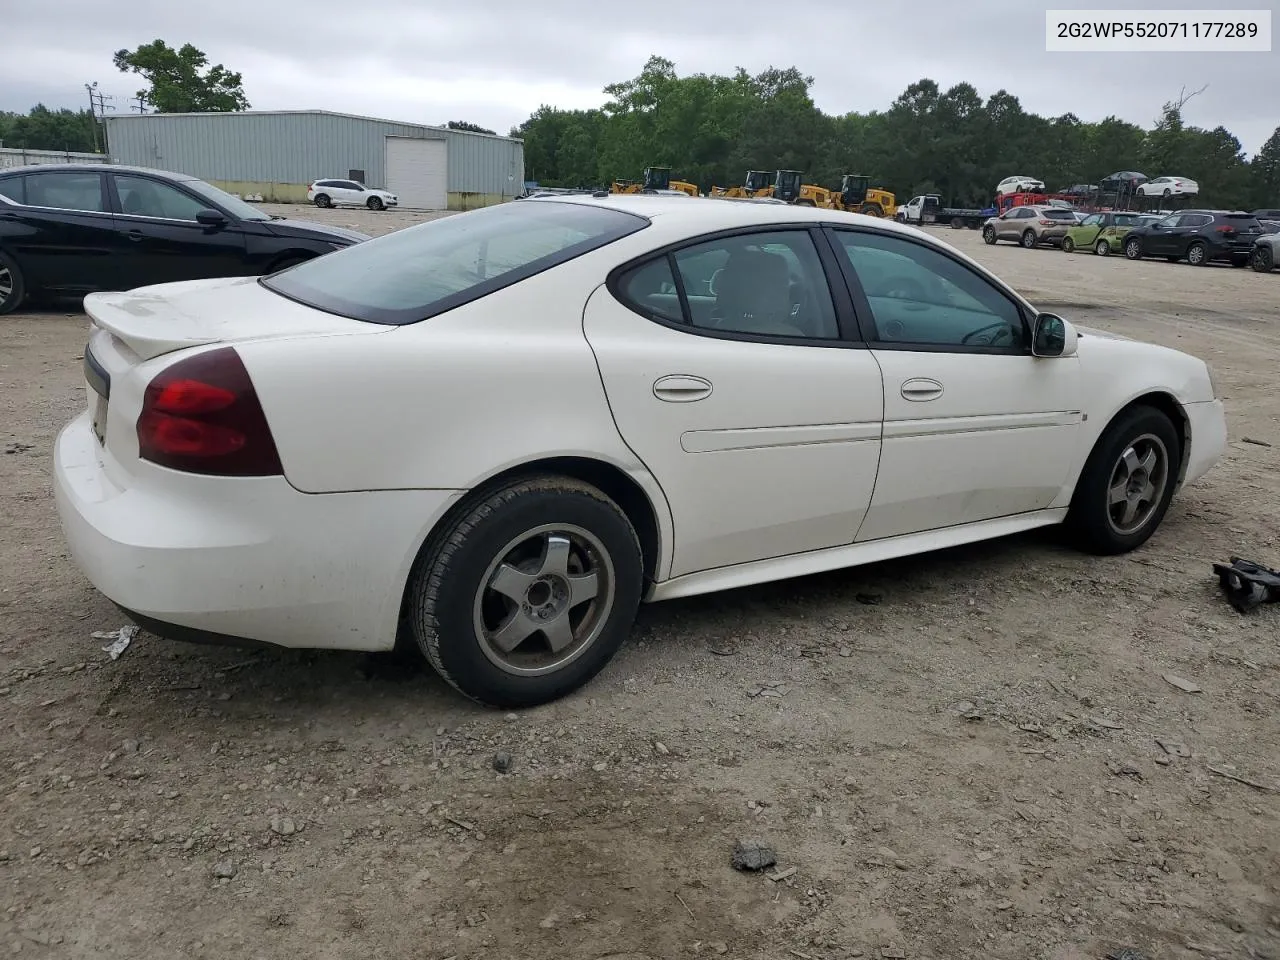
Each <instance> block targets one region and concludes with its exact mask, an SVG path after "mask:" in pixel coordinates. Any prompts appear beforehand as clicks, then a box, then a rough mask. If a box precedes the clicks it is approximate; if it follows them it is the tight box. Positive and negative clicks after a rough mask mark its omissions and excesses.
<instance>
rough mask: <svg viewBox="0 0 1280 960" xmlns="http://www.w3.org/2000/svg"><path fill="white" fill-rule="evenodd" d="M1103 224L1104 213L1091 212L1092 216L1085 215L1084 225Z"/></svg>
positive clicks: (1094, 225)
mask: <svg viewBox="0 0 1280 960" xmlns="http://www.w3.org/2000/svg"><path fill="white" fill-rule="evenodd" d="M1101 225H1102V215H1101V214H1098V213H1095V214H1091V215H1090V216H1087V217H1085V218H1084V223H1083V224H1082V226H1086V227H1099V226H1101Z"/></svg>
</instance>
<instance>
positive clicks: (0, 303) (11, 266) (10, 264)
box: [0, 253, 27, 314]
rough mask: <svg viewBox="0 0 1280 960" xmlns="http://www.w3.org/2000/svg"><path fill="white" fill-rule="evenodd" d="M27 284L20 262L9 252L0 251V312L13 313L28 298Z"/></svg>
mask: <svg viewBox="0 0 1280 960" xmlns="http://www.w3.org/2000/svg"><path fill="white" fill-rule="evenodd" d="M26 295H27V286H26V283H25V282H24V281H23V279H22V270H20V269H19V268H18V263H17V261H16V260H14V259H13V257H11V256H9V255H8V254H7V253H0V314H6V313H13V311H15V310H17V309H18V307H20V306H22V301H23V300H24V299H26Z"/></svg>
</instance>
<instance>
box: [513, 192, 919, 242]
mask: <svg viewBox="0 0 1280 960" xmlns="http://www.w3.org/2000/svg"><path fill="white" fill-rule="evenodd" d="M691 200H693V201H695V202H693V203H690V201H691ZM527 202H533V203H577V204H583V205H585V206H600V207H610V208H613V209H617V210H623V211H625V212H627V213H632V214H637V215H639V216H641V217H646V218H650V219H657V218H661V219H662V220H663V222H664V223H666V224H667V225H668V226H671V225H675V224H677V223H678V224H680V225H686V224H687V226H688V227H689V229H690V230H691V231H694V232H700V231H712V230H721V229H723V230H730V229H733V228H734V227H749V226H752V225H754V224H762V225H763V224H787V223H813V222H814V221H821V222H831V223H874V224H875V225H876V226H878V227H880V228H881V229H884V230H892V231H896V232H901V233H904V234H909V235H911V236H918V235H919V232H920V231H918V230H915V229H914V228H911V227H905V226H903V225H901V224H898V223H895V222H894V221H892V220H888V219H885V218H881V217H871V216H867V215H866V214H861V213H847V212H845V211H843V210H831V209H827V208H824V207H808V206H799V205H798V204H791V203H784V202H782V201H778V200H773V201H771V202H763V203H762V202H760V201H758V200H757V201H752V200H745V199H744V200H734V199H722V198H719V197H697V198H694V197H690V196H687V195H683V196H681V197H679V198H677V197H666V196H662V195H659V194H635V193H631V194H621V193H610V194H605V195H603V196H586V195H568V196H558V197H530V198H529V201H527Z"/></svg>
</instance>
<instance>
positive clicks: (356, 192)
mask: <svg viewBox="0 0 1280 960" xmlns="http://www.w3.org/2000/svg"><path fill="white" fill-rule="evenodd" d="M333 184H334V186H335V187H336V189H335V190H334V191H333V192H334V198H333V199H334V200H336V201H338V202H341V203H350V204H363V203H364V197H362V196H361V195H360V185H359V184H358V183H352V182H351V181H350V180H335V181H333Z"/></svg>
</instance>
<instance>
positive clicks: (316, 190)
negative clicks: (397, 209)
mask: <svg viewBox="0 0 1280 960" xmlns="http://www.w3.org/2000/svg"><path fill="white" fill-rule="evenodd" d="M307 202H309V203H314V204H315V205H316V206H317V207H368V208H369V209H370V210H385V209H386V208H387V207H394V206H397V205H398V204H399V203H400V200H399V198H398V197H396V195H395V194H394V193H392V192H391V191H390V190H378V189H376V188H374V187H366V186H365V185H364V184H363V183H360V182H359V181H358V180H315V181H313V182H312V184H311V186H309V187H307Z"/></svg>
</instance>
